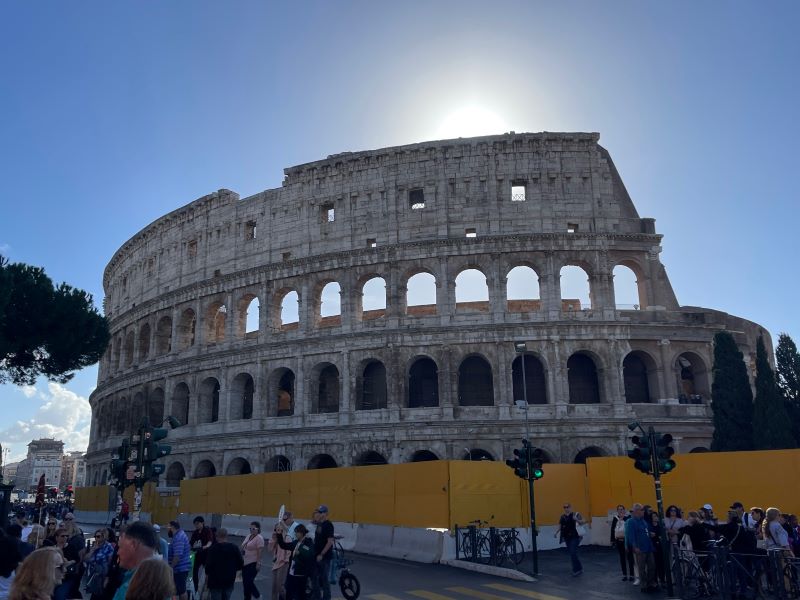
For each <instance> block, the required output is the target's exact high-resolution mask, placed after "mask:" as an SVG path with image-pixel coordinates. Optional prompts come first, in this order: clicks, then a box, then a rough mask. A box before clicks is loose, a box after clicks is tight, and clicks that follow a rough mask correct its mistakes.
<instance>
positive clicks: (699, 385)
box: [675, 352, 710, 404]
mask: <svg viewBox="0 0 800 600" xmlns="http://www.w3.org/2000/svg"><path fill="white" fill-rule="evenodd" d="M675 374H676V376H677V378H678V400H679V401H680V403H681V404H702V403H703V399H704V398H709V397H710V394H709V389H708V370H707V369H706V364H705V362H704V361H703V359H702V358H700V357H699V356H698V355H697V354H695V353H694V352H684V353H683V354H681V355H680V356H678V358H677V359H676V360H675Z"/></svg>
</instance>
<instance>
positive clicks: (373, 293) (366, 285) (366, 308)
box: [357, 275, 386, 321]
mask: <svg viewBox="0 0 800 600" xmlns="http://www.w3.org/2000/svg"><path fill="white" fill-rule="evenodd" d="M357 311H358V314H359V315H360V316H361V320H362V321H372V320H374V319H380V318H382V317H385V316H386V280H385V279H384V278H383V277H381V276H379V275H372V276H369V278H368V279H366V280H365V281H364V282H363V283H362V284H361V287H360V290H359V293H358V308H357Z"/></svg>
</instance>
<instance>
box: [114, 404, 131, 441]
mask: <svg viewBox="0 0 800 600" xmlns="http://www.w3.org/2000/svg"><path fill="white" fill-rule="evenodd" d="M127 420H128V401H127V400H126V399H125V396H121V397H119V398H117V400H116V402H114V433H115V434H120V433H125V426H126V425H127Z"/></svg>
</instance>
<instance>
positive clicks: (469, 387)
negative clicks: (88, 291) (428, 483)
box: [87, 133, 761, 484]
mask: <svg viewBox="0 0 800 600" xmlns="http://www.w3.org/2000/svg"><path fill="white" fill-rule="evenodd" d="M598 139H599V136H598V135H597V134H584V133H574V134H556V133H539V134H514V133H510V134H506V135H501V136H492V137H480V138H471V139H458V140H450V141H443V142H427V143H421V144H414V145H409V146H402V147H395V148H385V149H382V150H377V151H369V152H357V153H345V154H340V155H335V156H331V157H329V158H327V159H325V160H320V161H317V162H313V163H309V164H304V165H299V166H296V167H291V168H289V169H286V171H285V180H284V182H283V185H282V187H281V188H279V189H273V190H267V191H264V192H261V193H259V194H256V195H254V196H251V197H249V198H245V199H243V200H240V199H239V197H238V195H236V194H235V193H233V192H230V191H227V190H220V191H219V192H217V193H214V194H210V195H208V196H205V197H203V198H200V199H199V200H196V201H194V202H192V203H190V204H188V205H186V206H184V207H183V208H180V209H178V210H175V211H173V212H171V213H169V214H167V215H165V216H164V217H162V218H160V219H158V220H157V221H155V222H154V223H152V224H151V225H149V226H147V227H146V228H145V229H143V230H142V231H140V232H139V233H138V234H136V235H135V236H134V237H133V238H131V239H130V240H129V241H128V242H126V243H125V245H124V246H122V248H120V249H119V250H118V251H117V253H116V254H115V255H114V257H113V258H112V259H111V262H110V263H109V265H108V267H107V268H106V271H105V274H104V281H103V284H104V288H105V292H106V298H105V310H106V314H107V316H108V317H109V319H110V323H111V330H112V334H113V337H112V343H111V345H110V347H109V350H108V352H107V353H106V356H105V357H104V359H103V360H102V362H101V365H100V371H99V377H98V386H97V389H96V390H95V391H94V392H93V394H92V396H91V400H90V401H91V405H92V415H93V416H92V432H91V443H90V446H89V452H88V455H87V463H88V482H89V483H92V484H96V483H102V482H104V481H105V479H106V477H107V474H106V471H107V465H108V461H109V457H110V450H111V448H113V447H115V446H117V445H118V444H119V441H120V438H121V437H122V436H123V435H127V434H128V433H129V432H130V431H131V430H132V429H133V428H135V427H136V426H137V425H138V423H139V422H140V420H141V418H142V417H143V416H148V417H149V419H150V422H151V423H153V424H155V423H160V422H161V421H162V420H163V419H164V417H165V416H167V415H174V416H176V417H177V418H178V419H179V420H181V421H183V422H185V423H186V425H185V426H183V427H181V428H179V429H177V430H175V431H173V432H172V433H171V434H170V442H171V443H172V446H173V453H172V455H170V456H169V457H168V459H167V461H166V464H167V466H168V471H167V477H166V480H167V482H168V483H170V484H175V483H176V482H177V481H179V480H180V479H182V478H184V477H203V476H210V475H215V474H236V473H246V472H262V471H269V470H285V469H293V470H297V469H306V468H322V467H328V466H336V465H339V466H344V465H359V464H373V463H380V462H384V461H386V462H392V463H395V462H404V461H411V460H429V459H435V458H447V459H453V458H470V459H485V458H489V459H495V460H499V459H503V458H507V457H509V456H510V455H511V451H512V449H513V448H514V447H515V446H517V445H518V444H519V440H520V438H521V437H523V436H524V435H525V434H526V428H529V429H530V436H531V437H532V438H533V440H534V442H535V443H536V444H537V445H538V446H540V447H541V448H543V449H544V450H545V452H546V454H547V456H548V457H549V458H550V460H553V461H562V462H572V461H579V462H580V461H583V460H585V458H586V457H588V456H597V455H614V454H621V453H624V451H625V448H626V445H627V440H628V435H629V433H628V430H627V428H626V425H627V424H628V423H629V422H631V421H632V420H634V419H638V420H640V421H641V422H643V423H647V424H653V425H655V426H656V427H657V428H659V429H661V430H665V431H669V432H671V433H672V434H673V435H674V436H675V438H676V446H677V449H678V451H680V452H688V451H692V450H696V449H701V448H704V447H707V446H708V443H709V440H710V436H711V423H710V407H709V405H708V401H709V391H710V385H711V382H710V374H709V370H710V366H711V360H712V348H711V341H712V338H713V335H714V333H716V332H717V331H719V330H721V329H727V330H730V331H733V332H735V335H736V337H737V341H738V342H739V344H740V347H741V348H742V350H743V351H744V352H745V355H746V356H749V355H750V354H751V353H752V352H753V351H754V348H755V338H756V336H757V335H758V334H759V333H761V328H760V327H759V326H758V325H756V324H754V323H751V322H749V321H745V320H743V319H740V318H737V317H733V316H730V315H728V314H725V313H722V312H719V311H714V310H709V309H704V308H696V307H681V306H680V305H679V304H678V302H677V300H676V298H675V294H674V293H673V291H672V288H671V286H670V283H669V279H668V278H667V274H666V272H665V270H664V267H663V266H662V264H661V262H660V261H659V253H660V251H661V236H660V235H659V234H657V233H656V231H655V222H654V220H653V219H648V218H640V217H639V215H638V214H637V212H636V209H635V207H634V205H633V203H632V201H631V199H630V197H629V196H628V193H627V191H626V190H625V187H624V185H623V183H622V180H621V178H620V176H619V174H618V173H617V170H616V168H615V167H614V164H613V163H612V161H611V158H610V156H609V154H608V152H607V151H606V150H605V149H603V148H602V147H601V146H599V145H598ZM565 267H573V268H574V267H580V268H581V269H583V271H584V272H585V274H586V278H587V279H588V286H589V297H588V302H584V303H581V302H580V301H579V300H577V299H575V298H567V297H563V298H562V294H561V286H560V281H561V277H560V276H561V274H562V269H564V268H565ZM620 267H625V268H629V269H631V270H632V271H633V273H634V274H635V276H636V281H637V286H638V296H639V302H638V303H637V304H636V305H634V306H619V305H617V303H616V300H615V288H614V273H615V270H616V269H619V268H620ZM475 271H479V272H480V273H479V274H478V278H477V281H479V282H480V284H481V286H483V278H484V277H485V291H484V295H483V296H482V297H477V298H473V297H470V298H468V299H465V300H463V301H460V300H459V292H460V291H463V290H461V289H460V288H458V286H459V284H460V282H461V281H463V280H462V279H461V277H462V276H464V272H471V274H472V276H473V278H472V279H471V280H470V281H472V282H475V281H476V279H475V278H474V275H475ZM517 275H520V276H527V277H529V279H530V282H529V283H530V286H529V288H526V289H530V290H531V292H530V293H528V294H527V295H525V294H523V295H522V296H521V297H520V296H519V295H517V296H514V295H512V294H509V293H507V288H508V289H510V287H509V286H507V281H510V280H511V278H512V276H513V277H516V276H517ZM425 285H428V286H429V290H428V293H429V295H430V296H429V297H430V299H429V300H425V298H424V296H425V290H424V287H425ZM464 285H465V286H466V284H464ZM471 285H472V284H471ZM337 290H338V292H339V294H338V301H337V300H336V299H337V295H336V291H337ZM469 291H470V292H473V291H474V290H469ZM330 292H333V294H331V293H330ZM326 298H327V299H328V300H326ZM330 298H334V300H333V301H331V300H330ZM326 302H328V304H330V305H332V306H333V309H332V310H331V307H330V306H328V307H327V308H326V306H325V303H326ZM256 315H257V316H256ZM248 324H249V325H248ZM520 342H524V344H525V348H524V353H520V352H519V351H521V350H523V349H522V347H517V346H515V344H517V343H520ZM523 356H524V362H523V358H522V357H523ZM523 367H524V372H525V374H524V378H523ZM523 380H524V385H523ZM525 399H527V401H528V404H527V405H525ZM515 400H516V401H518V402H515ZM525 406H527V410H526V409H525Z"/></svg>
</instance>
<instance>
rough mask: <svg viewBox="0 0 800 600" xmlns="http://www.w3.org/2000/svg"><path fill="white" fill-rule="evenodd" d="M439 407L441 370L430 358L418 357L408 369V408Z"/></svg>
mask: <svg viewBox="0 0 800 600" xmlns="http://www.w3.org/2000/svg"><path fill="white" fill-rule="evenodd" d="M433 406H439V369H438V367H437V366H436V361H434V360H433V359H432V358H430V357H429V356H418V357H417V358H415V359H414V360H413V362H412V363H411V365H410V366H409V368H408V408H425V407H433Z"/></svg>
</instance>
